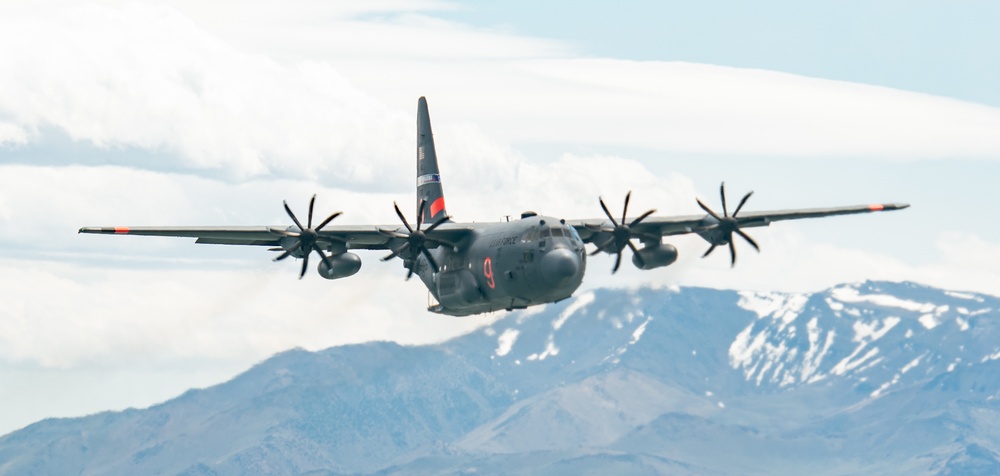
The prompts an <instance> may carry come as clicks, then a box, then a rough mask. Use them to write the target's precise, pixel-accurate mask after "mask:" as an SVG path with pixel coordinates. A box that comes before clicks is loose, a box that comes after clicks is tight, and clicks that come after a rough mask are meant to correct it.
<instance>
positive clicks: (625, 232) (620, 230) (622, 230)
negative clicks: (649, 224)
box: [590, 190, 659, 274]
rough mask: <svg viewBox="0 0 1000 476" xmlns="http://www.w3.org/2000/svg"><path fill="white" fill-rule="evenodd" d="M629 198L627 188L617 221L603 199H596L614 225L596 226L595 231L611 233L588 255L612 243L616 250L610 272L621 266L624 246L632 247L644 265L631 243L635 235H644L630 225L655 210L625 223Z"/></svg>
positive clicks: (636, 249)
mask: <svg viewBox="0 0 1000 476" xmlns="http://www.w3.org/2000/svg"><path fill="white" fill-rule="evenodd" d="M631 199H632V191H631V190H629V192H628V193H627V194H626V195H625V206H624V207H623V209H622V220H621V222H620V223H619V222H618V220H615V217H614V216H613V215H612V214H611V212H610V211H609V210H608V206H607V205H605V204H604V199H603V198H600V197H598V200H599V201H600V202H601V208H602V209H604V214H605V215H607V216H608V218H609V219H610V220H611V223H612V224H614V227H612V228H606V227H598V228H596V229H595V231H603V232H606V233H611V239H610V240H608V241H606V242H604V243H603V244H601V245H600V246H598V247H597V249H596V250H594V251H592V252H591V253H590V255H591V256H593V255H596V254H597V253H600V252H602V251H605V250H607V249H608V248H611V247H612V245H614V248H615V250H616V253H615V254H616V255H617V256H616V257H615V267H614V268H612V269H611V273H612V274H613V273H615V272H617V271H618V267H620V266H621V264H622V251H624V250H625V247H626V246H628V247H629V248H631V249H632V253H635V257H636V260H637V261H638V262H639V263H640V264H641V265H642V266H645V261H644V260H643V259H642V255H641V254H639V249H638V248H636V247H635V245H634V244H633V243H632V238H633V237H636V236H638V237H644V236H645V235H641V234H638V233H635V232H633V231H632V227H634V226H636V225H638V224H639V223H642V221H643V220H645V219H646V217H648V216H650V215H652V214H653V213H655V212H656V210H649V211H647V212H646V213H643V214H642V215H639V217H638V218H636V219H634V220H632V221H631V222H630V223H626V222H625V217H626V216H627V215H628V202H629V200H631ZM657 238H659V236H657Z"/></svg>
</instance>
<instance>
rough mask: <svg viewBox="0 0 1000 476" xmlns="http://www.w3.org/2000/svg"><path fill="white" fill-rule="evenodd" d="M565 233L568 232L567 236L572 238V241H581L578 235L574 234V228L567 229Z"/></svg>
mask: <svg viewBox="0 0 1000 476" xmlns="http://www.w3.org/2000/svg"><path fill="white" fill-rule="evenodd" d="M566 231H568V232H569V236H570V237H572V238H574V239H576V240H578V241H583V239H581V238H580V234H579V233H577V232H576V228H573V227H568V229H567V230H566Z"/></svg>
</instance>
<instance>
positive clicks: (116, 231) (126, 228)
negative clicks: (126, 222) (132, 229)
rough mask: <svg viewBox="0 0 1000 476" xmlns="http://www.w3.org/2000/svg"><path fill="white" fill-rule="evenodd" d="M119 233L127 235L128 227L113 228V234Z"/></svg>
mask: <svg viewBox="0 0 1000 476" xmlns="http://www.w3.org/2000/svg"><path fill="white" fill-rule="evenodd" d="M119 233H128V227H125V226H116V227H115V234H119Z"/></svg>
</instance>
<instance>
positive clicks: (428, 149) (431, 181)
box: [417, 97, 448, 223]
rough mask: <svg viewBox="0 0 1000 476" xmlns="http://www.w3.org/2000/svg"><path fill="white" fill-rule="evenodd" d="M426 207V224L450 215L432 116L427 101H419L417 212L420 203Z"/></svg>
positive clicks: (424, 218) (421, 99) (422, 99)
mask: <svg viewBox="0 0 1000 476" xmlns="http://www.w3.org/2000/svg"><path fill="white" fill-rule="evenodd" d="M421 200H426V201H427V204H426V205H425V206H424V216H423V222H424V223H431V222H433V221H434V220H437V219H440V218H441V217H443V216H445V215H447V214H448V212H447V210H445V206H444V190H443V189H442V188H441V172H440V171H439V170H438V163H437V153H436V152H435V151H434V134H433V133H431V116H430V114H429V113H428V112H427V99H424V98H423V97H421V98H420V100H419V101H417V210H418V213H419V208H420V201H421Z"/></svg>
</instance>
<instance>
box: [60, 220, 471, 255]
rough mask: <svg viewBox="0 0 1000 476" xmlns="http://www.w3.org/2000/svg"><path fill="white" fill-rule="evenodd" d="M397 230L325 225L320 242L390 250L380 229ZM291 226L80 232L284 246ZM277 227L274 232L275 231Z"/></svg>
mask: <svg viewBox="0 0 1000 476" xmlns="http://www.w3.org/2000/svg"><path fill="white" fill-rule="evenodd" d="M379 228H382V229H390V230H391V229H395V228H397V225H381V226H375V225H330V226H327V227H325V228H323V230H322V231H320V232H319V233H318V236H317V238H316V241H317V243H319V244H322V245H329V244H330V243H334V242H337V243H346V244H347V247H348V249H363V250H386V249H389V248H390V247H389V242H390V240H391V238H389V237H387V236H386V235H385V234H383V233H380V232H379V231H378V230H379ZM288 229H289V228H288V227H287V226H284V225H282V226H202V227H147V226H129V227H124V226H122V227H84V228H80V231H79V232H80V233H91V234H101V235H138V236H168V237H177V238H195V239H196V240H195V243H202V244H215V245H245V246H270V247H275V246H280V245H281V242H280V241H281V238H282V235H281V234H279V233H276V232H275V231H277V230H280V231H284V230H288ZM272 230H274V231H272ZM470 231H471V228H470V227H466V226H462V225H461V224H457V223H456V224H452V223H447V224H444V225H442V226H440V227H439V228H438V229H436V230H434V233H435V235H439V236H441V237H442V238H446V239H448V240H449V241H453V242H457V241H460V240H461V239H462V238H464V237H465V236H466V235H467V234H468V233H469V232H470Z"/></svg>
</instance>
